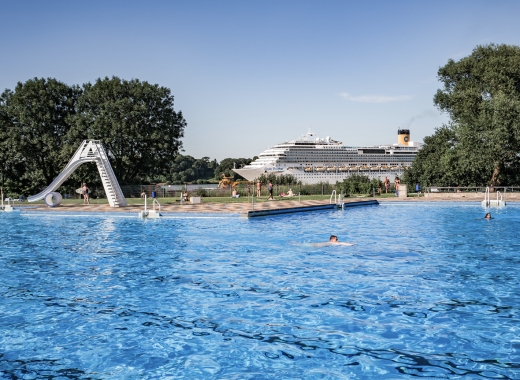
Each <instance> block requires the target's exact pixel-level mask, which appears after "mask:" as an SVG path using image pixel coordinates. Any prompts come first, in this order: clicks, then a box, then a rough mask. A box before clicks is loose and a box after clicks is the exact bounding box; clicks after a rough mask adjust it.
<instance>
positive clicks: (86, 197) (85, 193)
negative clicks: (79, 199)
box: [82, 183, 90, 205]
mask: <svg viewBox="0 0 520 380" xmlns="http://www.w3.org/2000/svg"><path fill="white" fill-rule="evenodd" d="M82 190H83V203H84V204H87V205H88V204H90V202H89V200H88V192H89V188H88V187H87V184H86V183H84V184H83V187H82Z"/></svg>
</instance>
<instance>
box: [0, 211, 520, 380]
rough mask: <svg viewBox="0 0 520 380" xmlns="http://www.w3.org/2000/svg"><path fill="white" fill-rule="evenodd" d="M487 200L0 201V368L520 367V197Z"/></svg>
mask: <svg viewBox="0 0 520 380" xmlns="http://www.w3.org/2000/svg"><path fill="white" fill-rule="evenodd" d="M483 214H484V210H483V209H482V208H481V207H480V206H476V205H468V204H464V205H457V204H441V205H439V204H423V205H415V206H414V207H410V206H408V205H403V204H392V205H380V206H377V207H366V208H353V209H349V210H345V211H337V212H329V211H326V212H318V213H308V214H301V215H288V216H283V217H275V218H265V219H257V220H246V219H242V218H218V219H217V218H213V219H212V218H205V219H201V218H195V219H192V218H184V219H183V218H175V219H163V220H158V221H153V222H150V221H142V220H138V219H137V218H118V217H113V216H108V217H106V216H103V217H101V216H96V217H86V216H78V217H67V218H60V217H56V216H53V217H50V216H45V215H43V216H42V215H38V216H32V215H23V214H22V215H0V234H1V235H2V236H3V237H4V240H3V245H2V250H1V252H0V278H1V279H2V281H0V296H1V299H2V303H1V304H0V310H1V314H0V374H1V375H2V376H0V377H2V378H3V377H5V378H77V379H87V378H91V379H106V378H121V379H128V378H215V379H221V378H240V379H262V378H270V379H271V378H272V379H284V378H287V379H289V378H290V379H293V378H319V379H337V378H346V379H347V378H348V379H350V378H360V379H365V378H390V379H392V378H402V377H407V376H408V377H429V378H450V379H452V378H463V377H464V378H492V379H495V378H501V379H515V378H520V353H519V350H520V339H519V338H518V336H519V331H518V325H519V324H518V322H519V305H520V302H519V301H520V299H519V298H520V296H519V295H518V294H519V286H518V284H519V283H520V281H519V275H518V270H517V268H518V267H519V263H520V258H518V255H517V252H518V250H519V248H520V247H519V241H518V239H517V238H516V226H517V225H518V222H519V220H520V210H519V209H518V208H517V207H515V206H512V207H511V206H508V207H506V208H504V209H501V210H493V214H494V216H495V219H493V220H491V221H486V220H482V216H483ZM330 234H335V235H338V236H339V237H340V240H342V241H350V242H354V243H355V244H356V245H355V246H353V247H345V246H343V247H313V246H311V245H310V244H308V243H313V242H320V241H326V240H327V239H328V236H329V235H330Z"/></svg>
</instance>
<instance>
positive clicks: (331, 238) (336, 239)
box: [329, 235, 338, 242]
mask: <svg viewBox="0 0 520 380" xmlns="http://www.w3.org/2000/svg"><path fill="white" fill-rule="evenodd" d="M329 241H330V242H335V241H338V237H337V236H336V235H330V238H329Z"/></svg>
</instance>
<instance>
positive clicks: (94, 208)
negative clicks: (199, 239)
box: [20, 198, 374, 216]
mask: <svg viewBox="0 0 520 380" xmlns="http://www.w3.org/2000/svg"><path fill="white" fill-rule="evenodd" d="M345 203H352V204H353V205H354V204H359V205H362V204H363V203H367V204H374V200H373V199H371V198H362V199H359V198H349V199H346V200H345ZM328 206H330V208H333V205H330V203H329V201H328V200H326V201H324V200H305V201H301V202H299V201H298V200H294V201H288V200H283V201H272V202H261V203H255V204H254V211H255V212H258V211H262V212H263V213H262V215H268V214H270V211H277V210H278V211H281V210H286V211H289V209H291V210H294V211H292V212H297V211H312V210H313V209H323V208H325V207H328ZM20 208H21V209H22V210H26V211H49V212H126V213H128V212H135V213H136V214H137V213H138V212H139V211H142V210H143V209H144V202H143V203H142V204H136V205H129V206H126V207H110V205H108V204H102V205H99V204H90V205H83V204H79V205H78V204H65V205H64V204H62V205H60V206H59V207H52V208H51V207H47V206H46V205H42V204H36V205H30V204H29V205H27V204H25V205H24V206H22V207H20ZM148 209H149V210H150V209H152V207H151V205H150V204H148ZM251 211H253V207H252V205H251V203H209V202H208V203H204V202H203V203H198V204H190V203H184V204H182V205H180V204H174V205H173V204H167V205H161V213H203V214H204V213H208V214H240V215H242V216H248V213H250V212H251ZM249 216H251V215H249ZM254 216H257V215H254Z"/></svg>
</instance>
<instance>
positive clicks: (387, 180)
mask: <svg viewBox="0 0 520 380" xmlns="http://www.w3.org/2000/svg"><path fill="white" fill-rule="evenodd" d="M384 184H385V193H386V194H388V189H389V188H390V180H389V179H388V177H385V182H384Z"/></svg>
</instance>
